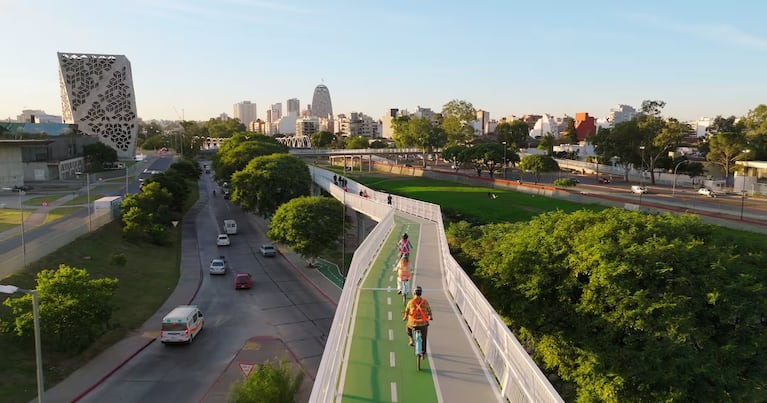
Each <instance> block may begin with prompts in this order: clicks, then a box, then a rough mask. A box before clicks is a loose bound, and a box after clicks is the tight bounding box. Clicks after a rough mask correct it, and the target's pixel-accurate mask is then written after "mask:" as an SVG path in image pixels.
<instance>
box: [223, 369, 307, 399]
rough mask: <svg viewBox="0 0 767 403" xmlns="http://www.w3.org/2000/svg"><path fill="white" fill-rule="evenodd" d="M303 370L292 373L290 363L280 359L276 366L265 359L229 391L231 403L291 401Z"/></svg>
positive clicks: (302, 376)
mask: <svg viewBox="0 0 767 403" xmlns="http://www.w3.org/2000/svg"><path fill="white" fill-rule="evenodd" d="M303 379H304V374H303V372H299V373H297V374H295V375H294V374H293V370H292V369H291V368H290V364H289V363H288V362H287V361H285V360H282V361H280V362H279V364H278V366H275V365H274V364H272V363H271V362H269V361H267V362H265V363H264V364H261V365H259V366H257V367H256V369H254V370H253V372H252V373H251V374H250V376H248V377H247V378H246V379H245V380H243V381H241V382H237V383H236V384H234V386H233V387H232V390H231V392H230V393H229V401H230V402H231V403H260V402H264V403H293V402H295V401H296V394H297V393H298V391H299V390H300V389H301V382H302V381H303Z"/></svg>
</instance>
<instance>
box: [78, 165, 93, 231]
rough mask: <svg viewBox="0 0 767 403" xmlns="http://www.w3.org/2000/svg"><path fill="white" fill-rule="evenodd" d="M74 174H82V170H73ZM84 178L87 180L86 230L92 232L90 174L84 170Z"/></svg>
mask: <svg viewBox="0 0 767 403" xmlns="http://www.w3.org/2000/svg"><path fill="white" fill-rule="evenodd" d="M75 174H76V175H82V174H83V173H82V172H75ZM85 180H86V181H87V182H88V184H87V188H88V191H87V192H88V202H87V203H86V204H87V205H88V232H93V220H92V218H91V174H90V173H88V172H85Z"/></svg>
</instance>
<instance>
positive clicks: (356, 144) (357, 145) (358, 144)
mask: <svg viewBox="0 0 767 403" xmlns="http://www.w3.org/2000/svg"><path fill="white" fill-rule="evenodd" d="M344 148H346V149H347V150H353V149H363V148H370V144H369V140H368V138H367V137H363V136H352V137H347V138H346V141H345V142H344Z"/></svg>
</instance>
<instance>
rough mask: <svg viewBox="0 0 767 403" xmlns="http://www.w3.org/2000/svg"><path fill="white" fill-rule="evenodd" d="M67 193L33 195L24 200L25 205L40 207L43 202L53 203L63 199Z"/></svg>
mask: <svg viewBox="0 0 767 403" xmlns="http://www.w3.org/2000/svg"><path fill="white" fill-rule="evenodd" d="M64 196H65V195H63V194H54V195H49V196H38V197H32V198H30V199H27V200H24V206H25V207H26V206H29V207H40V206H41V205H42V204H43V202H48V203H52V202H54V201H56V200H58V199H61V198H62V197H64Z"/></svg>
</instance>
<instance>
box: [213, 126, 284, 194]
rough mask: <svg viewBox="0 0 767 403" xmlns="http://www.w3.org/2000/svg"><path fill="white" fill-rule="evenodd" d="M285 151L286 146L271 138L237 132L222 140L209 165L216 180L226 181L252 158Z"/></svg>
mask: <svg viewBox="0 0 767 403" xmlns="http://www.w3.org/2000/svg"><path fill="white" fill-rule="evenodd" d="M287 152H288V147H287V146H285V145H284V144H282V143H280V142H278V141H277V140H275V139H273V138H270V137H267V136H261V135H252V136H247V135H244V134H241V133H238V134H236V135H235V136H233V137H231V138H230V139H229V140H227V141H225V142H224V145H222V146H221V149H220V150H219V152H218V153H217V155H216V156H215V157H214V158H213V162H212V164H211V165H212V166H213V169H214V170H215V177H216V180H218V181H221V182H228V181H230V180H231V178H232V175H234V173H235V172H237V171H240V170H242V169H244V168H245V166H247V165H248V163H249V162H250V161H251V160H253V159H254V158H256V157H261V156H264V155H272V154H284V153H287Z"/></svg>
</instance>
